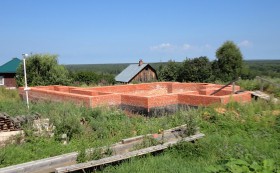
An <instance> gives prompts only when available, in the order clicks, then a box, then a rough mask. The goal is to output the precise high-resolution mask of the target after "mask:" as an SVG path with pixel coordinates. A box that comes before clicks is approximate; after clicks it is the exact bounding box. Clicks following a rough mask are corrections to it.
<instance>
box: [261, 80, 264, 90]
mask: <svg viewBox="0 0 280 173" xmlns="http://www.w3.org/2000/svg"><path fill="white" fill-rule="evenodd" d="M260 81H261V88H260V90H261V91H262V92H263V83H264V82H263V80H262V79H260Z"/></svg>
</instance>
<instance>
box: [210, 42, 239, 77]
mask: <svg viewBox="0 0 280 173" xmlns="http://www.w3.org/2000/svg"><path fill="white" fill-rule="evenodd" d="M216 57H217V60H215V61H214V62H213V65H212V69H213V71H214V74H215V76H216V78H217V79H220V80H222V81H230V80H233V79H236V78H237V77H239V76H240V75H241V72H242V67H243V56H242V54H241V52H240V50H239V48H238V47H237V46H236V45H235V44H234V43H233V42H232V41H226V42H225V43H224V44H223V45H222V46H221V47H220V48H218V50H217V51H216Z"/></svg>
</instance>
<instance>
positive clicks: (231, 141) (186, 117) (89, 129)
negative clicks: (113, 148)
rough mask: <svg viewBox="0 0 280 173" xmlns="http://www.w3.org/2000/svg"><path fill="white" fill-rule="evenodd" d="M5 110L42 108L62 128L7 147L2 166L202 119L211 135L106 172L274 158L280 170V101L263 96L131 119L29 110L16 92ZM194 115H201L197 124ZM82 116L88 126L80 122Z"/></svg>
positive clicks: (101, 112) (109, 113)
mask: <svg viewBox="0 0 280 173" xmlns="http://www.w3.org/2000/svg"><path fill="white" fill-rule="evenodd" d="M3 92H8V91H3ZM12 92H14V91H12ZM0 111H1V112H3V111H5V112H7V113H9V114H11V115H13V116H14V115H18V114H32V113H35V112H37V113H40V114H41V115H42V117H46V118H49V119H50V121H51V122H52V123H53V124H54V125H55V126H56V130H55V137H53V138H48V137H36V136H34V135H32V134H30V135H29V136H28V135H27V136H26V142H25V143H23V144H13V145H9V146H6V147H4V148H1V150H0V163H1V164H0V167H5V166H8V165H13V164H17V163H23V162H26V161H31V160H35V159H41V158H46V157H50V156H55V155H58V154H62V153H67V152H72V151H82V150H84V149H85V148H91V147H99V146H105V145H110V144H113V143H115V142H118V141H119V140H121V139H123V138H127V137H132V136H136V135H143V134H147V133H156V132H158V130H159V129H167V128H171V127H174V126H178V125H181V124H184V123H185V122H188V123H190V124H191V123H198V124H199V127H200V131H202V132H203V133H205V134H206V136H205V137H204V138H203V139H200V140H198V141H196V142H195V143H185V142H182V143H179V144H178V145H176V146H174V147H172V148H169V149H168V150H166V151H165V152H163V153H161V154H159V155H156V156H153V155H148V156H146V157H141V158H133V159H130V160H128V161H126V162H123V163H122V164H121V165H117V166H108V167H106V168H105V169H103V170H102V171H103V172H209V169H208V168H213V167H214V168H217V167H222V168H223V167H224V166H225V165H226V164H227V163H230V161H232V160H234V159H240V160H242V161H246V162H248V163H250V164H251V163H258V164H259V165H261V163H262V162H263V161H264V160H266V159H272V160H273V161H274V162H275V163H276V166H275V167H276V168H275V169H278V170H279V166H280V165H279V163H280V148H279V146H280V105H279V104H273V103H270V102H266V101H261V100H260V101H252V102H251V103H247V104H239V103H234V102H233V103H229V104H227V105H213V106H212V107H208V108H199V109H196V110H191V111H189V112H184V111H182V112H181V111H178V112H177V113H175V114H174V115H169V116H162V117H158V118H155V117H142V116H137V115H135V116H131V117H129V116H127V115H125V114H124V112H123V111H121V110H119V109H117V108H107V107H99V108H95V109H88V108H85V107H77V106H75V105H72V104H70V103H51V102H44V103H40V102H38V103H32V104H31V105H30V110H29V111H28V110H27V109H26V106H25V104H24V102H22V101H20V100H19V99H18V98H17V95H16V94H15V95H12V98H10V96H9V97H6V98H4V99H2V100H0ZM190 117H196V118H195V122H192V120H193V119H190ZM81 119H83V120H85V124H83V125H82V124H81V123H80V120H81ZM25 130H27V131H28V130H29V129H28V127H26V128H25ZM63 133H66V134H67V135H68V136H69V138H70V140H69V144H67V145H63V144H62V143H61V141H60V136H61V134H63ZM28 134H29V133H28ZM19 153H20V154H19ZM210 172H211V171H210Z"/></svg>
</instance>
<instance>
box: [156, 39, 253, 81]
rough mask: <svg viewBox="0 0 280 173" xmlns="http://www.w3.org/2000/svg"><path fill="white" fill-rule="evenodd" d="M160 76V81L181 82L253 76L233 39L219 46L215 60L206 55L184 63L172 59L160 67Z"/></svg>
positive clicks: (229, 79) (227, 79)
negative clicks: (211, 60)
mask: <svg viewBox="0 0 280 173" xmlns="http://www.w3.org/2000/svg"><path fill="white" fill-rule="evenodd" d="M158 76H159V80H160V81H179V82H213V81H217V80H219V81H223V82H227V81H231V80H234V79H236V78H238V77H242V78H245V79H249V78H252V77H253V76H252V75H251V74H250V72H249V69H248V67H247V66H246V65H245V64H244V63H243V56H242V53H241V51H240V49H239V48H238V47H237V46H236V45H235V44H234V42H232V41H226V42H225V43H224V44H223V45H222V46H221V47H220V48H218V50H217V51H216V59H215V60H214V61H213V62H210V60H209V59H208V58H207V57H206V56H201V57H196V58H193V59H189V58H186V59H185V60H184V61H183V62H182V63H177V62H175V61H172V60H170V61H169V62H168V63H167V64H166V65H164V66H163V65H161V66H160V67H159V70H158Z"/></svg>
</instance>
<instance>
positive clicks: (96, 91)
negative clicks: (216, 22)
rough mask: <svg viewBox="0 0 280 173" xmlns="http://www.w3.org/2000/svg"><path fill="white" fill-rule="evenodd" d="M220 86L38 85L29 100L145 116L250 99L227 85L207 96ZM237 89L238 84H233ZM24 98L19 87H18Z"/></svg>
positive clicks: (246, 93) (249, 96)
mask: <svg viewBox="0 0 280 173" xmlns="http://www.w3.org/2000/svg"><path fill="white" fill-rule="evenodd" d="M221 87H222V85H217V84H209V83H178V82H154V83H145V84H134V85H116V86H105V87H91V88H81V87H71V86H58V85H54V86H38V87H31V89H30V91H29V98H30V100H51V101H61V102H65V101H70V102H74V103H76V104H83V105H85V106H88V107H96V106H102V105H108V106H117V107H120V108H122V109H125V110H128V111H132V112H137V113H140V114H145V115H153V114H154V113H156V112H158V111H164V112H173V111H175V110H177V109H178V107H189V106H192V107H193V106H195V107H197V106H208V105H210V104H213V103H222V104H226V103H228V102H230V101H237V102H250V101H251V93H250V92H240V93H237V94H232V86H228V87H226V88H224V89H222V90H221V91H219V92H218V93H216V94H214V95H210V94H211V93H213V92H214V91H216V90H217V89H219V88H221ZM235 89H236V90H239V89H240V87H239V86H235ZM19 91H20V95H21V96H22V97H23V98H24V97H25V92H24V91H23V88H19Z"/></svg>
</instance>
